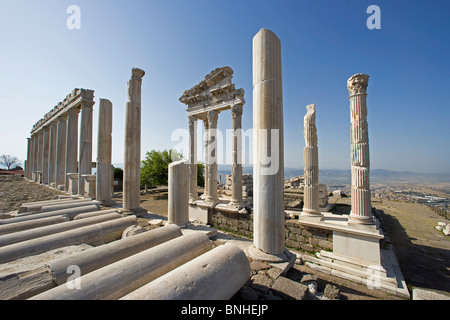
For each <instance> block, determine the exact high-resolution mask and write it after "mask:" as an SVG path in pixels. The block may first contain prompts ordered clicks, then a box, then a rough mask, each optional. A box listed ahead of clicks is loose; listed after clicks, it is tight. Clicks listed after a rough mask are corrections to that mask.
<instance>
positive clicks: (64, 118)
mask: <svg viewBox="0 0 450 320" xmlns="http://www.w3.org/2000/svg"><path fill="white" fill-rule="evenodd" d="M57 120H58V122H65V121H67V113H64V114H62V115H60V116H59V117H58V118H57Z"/></svg>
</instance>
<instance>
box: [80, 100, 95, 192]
mask: <svg viewBox="0 0 450 320" xmlns="http://www.w3.org/2000/svg"><path fill="white" fill-rule="evenodd" d="M92 106H93V102H91V101H89V102H85V101H83V102H81V126H80V147H79V154H78V194H79V195H81V196H84V180H85V179H84V178H83V177H82V175H84V174H92V112H93V110H92Z"/></svg>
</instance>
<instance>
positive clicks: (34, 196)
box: [0, 181, 450, 300]
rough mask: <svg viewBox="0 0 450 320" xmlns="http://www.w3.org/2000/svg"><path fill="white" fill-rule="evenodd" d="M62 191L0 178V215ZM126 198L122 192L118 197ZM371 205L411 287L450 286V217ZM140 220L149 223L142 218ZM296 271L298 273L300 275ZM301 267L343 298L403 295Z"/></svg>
mask: <svg viewBox="0 0 450 320" xmlns="http://www.w3.org/2000/svg"><path fill="white" fill-rule="evenodd" d="M57 194H62V193H61V192H59V191H56V190H53V189H50V188H47V187H44V186H40V185H37V184H35V183H31V182H28V181H11V182H0V215H1V214H2V213H4V212H8V211H13V210H17V208H18V207H19V206H20V204H21V203H24V202H31V201H40V200H47V199H52V198H53V197H54V196H55V195H57ZM113 200H115V201H116V202H118V203H121V200H122V199H121V194H120V193H116V194H115V197H114V198H113ZM167 201H168V195H167V190H164V189H163V190H160V191H157V192H155V190H152V191H151V192H150V193H146V194H141V207H142V208H144V209H146V210H148V211H149V212H150V213H155V214H159V215H163V216H167ZM329 202H330V203H336V207H335V209H334V210H333V211H335V212H336V213H347V214H348V213H349V211H350V199H349V198H340V197H339V198H337V197H330V199H329ZM372 206H373V207H376V208H377V209H379V210H383V213H382V215H381V227H382V229H383V231H384V233H385V234H386V235H387V236H388V237H389V238H390V241H391V244H392V245H393V249H394V252H395V254H396V256H397V260H398V262H399V265H400V268H401V270H402V273H403V276H404V278H405V280H406V283H407V285H408V287H409V289H410V292H411V289H412V288H413V287H421V288H428V289H435V290H441V291H445V292H450V281H449V280H450V279H449V274H450V273H449V267H450V238H449V237H447V236H445V235H444V234H443V233H442V232H440V231H438V230H436V229H435V228H434V227H435V226H436V225H437V223H438V222H439V221H445V222H448V221H447V220H446V219H445V218H444V217H442V216H439V215H437V213H435V212H434V211H432V210H431V209H429V208H428V207H426V206H425V205H421V204H415V203H403V202H395V201H388V200H382V201H381V200H380V199H376V198H375V199H373V202H372ZM140 224H142V225H145V224H148V223H147V221H145V219H144V220H141V221H140ZM296 273H297V275H296ZM298 273H303V274H305V273H313V274H315V275H317V276H318V280H317V283H318V285H319V288H320V287H321V286H322V287H323V286H324V285H325V284H327V283H330V284H333V285H336V286H337V287H339V289H340V292H341V299H343V300H371V299H383V300H395V299H398V298H397V297H394V296H392V295H389V294H385V293H383V292H381V291H378V290H370V289H368V288H367V287H365V286H363V285H358V284H355V283H353V282H351V281H347V280H343V279H340V278H336V277H333V276H330V275H327V274H323V273H321V272H318V271H316V270H311V269H309V268H308V267H306V266H304V265H296V266H295V268H294V269H293V270H292V271H290V275H291V276H293V277H296V276H298Z"/></svg>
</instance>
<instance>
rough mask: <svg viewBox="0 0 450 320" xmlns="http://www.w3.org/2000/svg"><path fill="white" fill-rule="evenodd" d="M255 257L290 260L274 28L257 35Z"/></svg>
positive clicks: (277, 46) (252, 250)
mask: <svg viewBox="0 0 450 320" xmlns="http://www.w3.org/2000/svg"><path fill="white" fill-rule="evenodd" d="M253 130H254V133H253V175H254V176H253V179H254V180H253V181H254V186H253V196H254V201H253V204H254V207H253V215H254V218H253V219H254V223H253V245H252V246H251V247H250V248H249V253H250V255H251V256H252V258H255V259H257V260H266V261H274V262H276V261H279V262H281V261H286V260H287V259H288V258H289V256H288V254H289V253H288V251H287V250H286V249H285V239H284V232H285V231H284V201H283V197H284V150H283V145H284V144H283V97H282V76H281V43H280V40H279V39H278V37H277V36H276V35H275V34H274V33H273V32H272V31H270V30H267V29H261V30H260V31H259V32H258V33H257V34H256V35H255V37H254V38H253Z"/></svg>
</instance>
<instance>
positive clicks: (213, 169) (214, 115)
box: [205, 110, 219, 206]
mask: <svg viewBox="0 0 450 320" xmlns="http://www.w3.org/2000/svg"><path fill="white" fill-rule="evenodd" d="M218 117H219V114H218V112H217V111H214V110H211V111H208V114H207V119H208V146H207V149H206V154H207V156H208V162H207V163H206V166H207V167H208V195H207V197H206V198H205V202H207V203H208V204H209V205H212V206H214V205H216V204H217V203H218V202H219V198H218V196H217V119H218Z"/></svg>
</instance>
